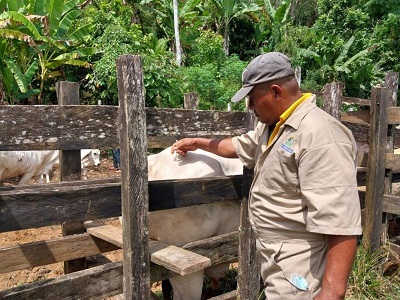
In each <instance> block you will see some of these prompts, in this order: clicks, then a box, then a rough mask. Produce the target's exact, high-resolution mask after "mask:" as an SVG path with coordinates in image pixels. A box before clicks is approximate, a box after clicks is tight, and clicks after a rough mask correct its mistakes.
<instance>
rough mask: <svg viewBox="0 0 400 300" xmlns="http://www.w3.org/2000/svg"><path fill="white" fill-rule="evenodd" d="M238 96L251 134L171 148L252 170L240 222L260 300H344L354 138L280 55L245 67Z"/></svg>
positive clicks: (353, 210)
mask: <svg viewBox="0 0 400 300" xmlns="http://www.w3.org/2000/svg"><path fill="white" fill-rule="evenodd" d="M246 96H247V97H248V98H249V107H250V108H251V109H254V112H255V114H256V116H257V117H258V119H259V121H260V123H259V124H258V125H257V127H256V128H255V130H254V131H250V132H248V133H246V134H244V135H242V136H239V137H234V138H228V139H222V140H217V139H213V140H211V139H201V138H193V139H182V140H180V141H178V142H176V143H175V144H174V145H173V147H172V151H176V152H177V153H179V154H181V155H185V154H186V152H187V151H193V150H195V149H197V148H201V149H203V150H207V151H210V152H213V153H215V154H218V155H221V156H224V157H239V158H240V159H241V161H242V162H243V163H244V165H245V166H246V167H248V168H253V167H254V181H253V184H252V187H251V190H250V201H249V212H250V223H251V225H252V228H253V230H254V231H255V232H256V234H257V250H258V252H259V254H260V257H261V264H262V265H261V276H262V278H263V280H264V283H265V287H266V288H265V295H266V297H267V299H268V300H277V299H289V300H290V299H315V300H321V299H329V300H333V299H344V295H345V292H346V287H347V281H348V277H349V274H350V271H351V267H352V264H353V261H354V258H355V253H356V249H357V235H359V234H361V225H360V224H361V222H360V219H361V217H360V204H359V199H358V192H357V182H356V144H355V141H354V138H353V136H352V134H351V132H350V131H349V130H348V129H347V128H346V127H345V126H343V125H342V124H341V123H340V122H338V121H337V120H336V119H334V118H333V117H331V116H330V115H329V114H327V113H325V112H324V111H322V110H321V109H319V108H318V107H317V106H316V104H315V96H314V95H311V94H303V93H302V92H301V91H300V88H299V85H298V83H297V81H296V78H295V76H294V71H293V68H292V66H291V62H290V60H289V58H287V57H286V56H285V55H283V54H282V53H278V52H270V53H266V54H263V55H260V56H258V57H256V58H255V59H253V60H252V61H251V62H250V63H249V65H248V66H247V68H246V69H245V71H244V72H243V85H242V88H241V89H240V90H239V91H238V92H237V93H236V95H235V96H234V97H233V98H232V101H233V102H236V101H240V100H241V99H243V98H244V97H246Z"/></svg>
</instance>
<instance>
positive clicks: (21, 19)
mask: <svg viewBox="0 0 400 300" xmlns="http://www.w3.org/2000/svg"><path fill="white" fill-rule="evenodd" d="M7 19H9V20H11V21H14V22H18V23H21V24H23V25H24V26H25V27H26V28H27V29H28V30H29V31H30V33H31V36H33V37H34V38H35V39H36V40H38V41H40V40H42V35H41V34H40V33H39V31H38V30H37V29H36V27H35V25H33V23H32V22H31V21H30V20H29V19H28V18H27V17H25V16H24V15H22V14H20V13H19V12H16V11H6V12H4V13H2V14H1V15H0V20H7Z"/></svg>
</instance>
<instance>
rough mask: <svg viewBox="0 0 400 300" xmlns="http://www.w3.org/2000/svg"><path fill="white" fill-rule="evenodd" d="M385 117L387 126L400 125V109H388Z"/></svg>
mask: <svg viewBox="0 0 400 300" xmlns="http://www.w3.org/2000/svg"><path fill="white" fill-rule="evenodd" d="M387 113H388V115H387V124H389V125H390V124H392V125H393V124H400V107H399V106H395V107H389V108H388V112H387Z"/></svg>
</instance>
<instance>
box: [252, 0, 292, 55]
mask: <svg viewBox="0 0 400 300" xmlns="http://www.w3.org/2000/svg"><path fill="white" fill-rule="evenodd" d="M290 6H291V0H285V1H282V3H281V4H280V5H279V6H278V7H277V8H274V6H273V5H272V3H271V1H270V0H264V3H263V5H262V10H261V12H262V15H263V16H264V18H265V19H266V21H267V22H266V23H267V24H268V27H267V28H260V27H259V25H258V24H256V25H255V32H256V37H257V38H258V41H257V40H256V41H257V42H258V43H257V45H259V44H260V42H262V41H264V40H265V38H266V37H267V36H269V39H268V40H267V41H266V42H265V46H266V49H263V50H264V51H265V52H267V51H277V50H278V45H279V44H280V43H281V41H282V27H283V26H284V25H285V24H286V23H287V22H289V21H290V14H289V12H290Z"/></svg>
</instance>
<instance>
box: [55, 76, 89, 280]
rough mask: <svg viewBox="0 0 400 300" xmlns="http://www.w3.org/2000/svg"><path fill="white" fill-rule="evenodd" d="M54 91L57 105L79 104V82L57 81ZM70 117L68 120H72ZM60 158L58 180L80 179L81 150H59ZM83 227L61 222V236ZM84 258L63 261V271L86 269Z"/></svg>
mask: <svg viewBox="0 0 400 300" xmlns="http://www.w3.org/2000/svg"><path fill="white" fill-rule="evenodd" d="M56 93H57V100H58V105H59V106H65V105H79V83H77V82H68V81H59V82H57V83H56ZM73 121H74V119H71V120H70V122H73ZM59 160H60V181H74V180H81V151H80V150H61V151H59ZM84 232H85V228H84V227H83V223H82V222H72V223H63V224H62V234H63V236H67V235H74V234H80V233H84ZM86 266H87V265H86V258H85V257H82V258H78V259H75V260H70V261H65V262H64V273H65V274H68V273H72V272H76V271H81V270H84V269H86Z"/></svg>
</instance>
